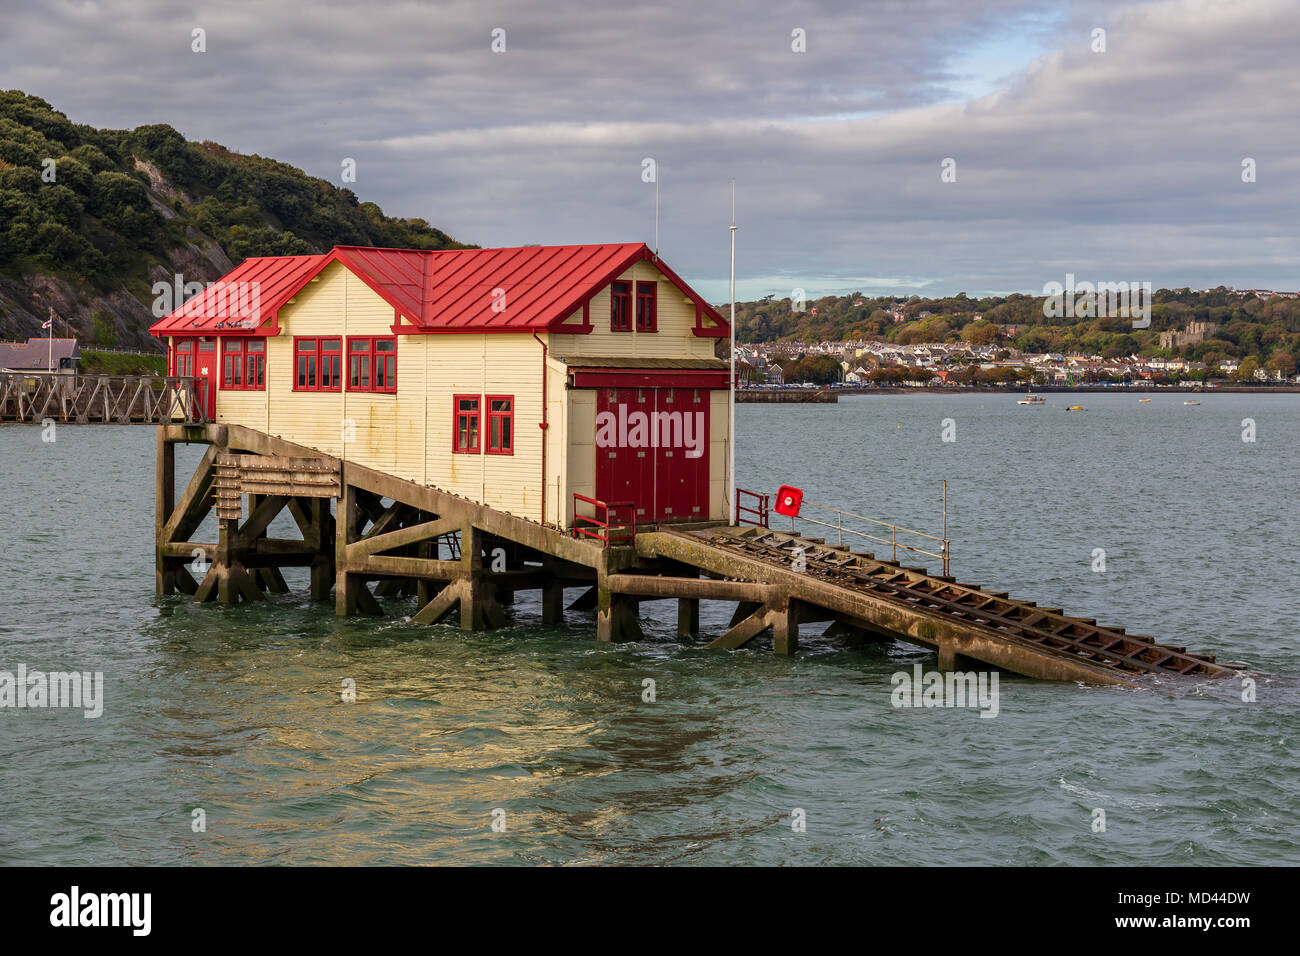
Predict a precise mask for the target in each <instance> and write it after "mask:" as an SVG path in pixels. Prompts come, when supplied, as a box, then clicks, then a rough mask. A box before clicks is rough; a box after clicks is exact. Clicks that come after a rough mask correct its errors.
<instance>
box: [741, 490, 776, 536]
mask: <svg viewBox="0 0 1300 956" xmlns="http://www.w3.org/2000/svg"><path fill="white" fill-rule="evenodd" d="M741 495H749V497H751V498H757V499H758V501H757V505H758V507H757V508H750V507H749V506H748V505H742V504H741V503H740V496H741ZM771 497H772V496H771V495H766V494H763V493H762V492H758V491H747V490H745V489H744V488H737V489H736V512H735V514H736V524H737V525H742V524H752V525H757V526H758V527H760V528H766V527H768V519H769V516H770V514H771V508H770V505H769V502H770V501H771ZM747 515H753V516H754V517H755V518H757V519H758V520H753V519H751V518H749V517H746V516H747Z"/></svg>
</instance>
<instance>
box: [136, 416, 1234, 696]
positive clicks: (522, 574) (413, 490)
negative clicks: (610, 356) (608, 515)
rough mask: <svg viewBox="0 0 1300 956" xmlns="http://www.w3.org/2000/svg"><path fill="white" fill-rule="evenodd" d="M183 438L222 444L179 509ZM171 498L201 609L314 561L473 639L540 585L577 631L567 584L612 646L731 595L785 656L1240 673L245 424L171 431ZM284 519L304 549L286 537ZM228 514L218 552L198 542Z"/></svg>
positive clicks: (832, 563)
mask: <svg viewBox="0 0 1300 956" xmlns="http://www.w3.org/2000/svg"><path fill="white" fill-rule="evenodd" d="M180 442H200V443H205V444H207V445H209V447H208V449H207V451H206V453H205V454H204V456H203V459H202V461H201V462H200V464H199V467H198V469H197V470H196V472H195V474H194V475H193V477H192V478H191V479H190V480H189V482H188V485H187V486H186V488H185V489H184V490H183V492H182V493H181V494H180V495H179V496H178V495H177V493H176V485H175V445H176V444H177V443H180ZM156 494H157V524H156V529H155V530H156V539H157V590H158V593H159V594H171V593H174V592H175V591H178V590H179V591H182V592H184V593H188V594H192V595H193V596H194V597H195V598H196V599H198V600H199V601H213V600H215V601H220V602H223V603H227V604H235V603H239V602H240V601H253V600H259V599H262V598H263V597H264V596H265V595H266V594H267V593H276V592H282V591H285V590H287V585H286V584H285V581H284V578H283V576H282V575H281V573H280V568H282V567H285V566H302V567H309V568H310V569H311V595H312V597H313V598H314V599H315V600H318V601H330V600H333V601H334V603H335V607H336V610H337V612H338V613H339V614H340V615H351V614H356V613H365V614H383V613H385V612H384V608H383V606H382V604H381V602H380V600H379V599H380V598H383V597H388V596H397V595H414V596H416V598H417V604H418V610H417V611H416V613H415V614H414V615H412V618H411V619H412V620H413V621H415V622H418V623H423V624H434V623H438V622H440V621H443V620H446V619H448V618H453V619H455V620H457V621H458V622H459V624H460V626H461V627H462V628H465V629H472V630H478V629H486V628H493V627H498V626H501V625H502V624H504V623H505V622H506V620H507V616H506V613H505V607H506V606H508V605H509V604H511V603H513V601H514V595H515V594H516V592H518V591H524V590H538V591H540V592H541V597H542V616H543V621H544V623H546V624H548V625H552V624H558V623H560V622H561V621H562V620H563V617H564V612H565V609H566V601H565V589H566V588H568V589H572V588H580V589H581V591H582V593H581V595H580V596H579V597H578V598H577V600H575V601H573V602H572V603H569V604H567V608H568V609H569V610H575V609H576V610H587V611H595V612H596V636H597V639H598V640H602V641H622V640H635V639H637V638H638V637H639V636H640V635H641V630H640V625H639V607H640V602H642V601H646V600H676V601H677V602H678V606H677V632H678V635H679V636H680V637H682V638H683V639H695V638H697V637H698V636H699V633H700V624H699V602H700V601H701V600H719V601H727V602H732V603H734V604H735V605H736V607H735V613H734V614H733V616H732V620H731V625H730V626H729V628H728V629H727V630H726V631H725V632H724V633H723V634H721V635H719V636H717V637H715V638H714V639H713V640H712V641H711V642H710V643H709V645H708V646H710V647H717V648H737V647H741V646H743V645H745V644H747V643H749V642H751V641H753V640H754V639H755V638H757V637H759V636H760V635H762V634H764V633H765V632H768V631H770V632H771V633H772V636H773V647H774V650H775V651H776V653H778V654H791V653H794V652H795V651H796V650H797V649H798V643H799V629H800V626H801V625H808V624H813V623H829V625H830V626H829V629H828V630H827V631H826V633H827V634H829V635H831V636H840V637H843V639H844V640H846V641H847V642H849V643H851V644H857V643H862V642H865V641H894V640H899V641H905V642H908V643H911V644H916V645H919V646H922V647H926V648H932V649H934V650H935V651H937V653H938V658H939V666H940V668H941V669H944V670H950V671H951V670H957V669H968V670H969V669H977V668H978V667H979V666H980V665H983V666H986V667H988V666H992V667H998V668H1002V669H1005V670H1008V671H1012V672H1014V673H1017V674H1022V675H1026V676H1029V677H1033V678H1040V679H1044V680H1072V681H1081V682H1085V683H1093V684H1134V685H1137V684H1140V682H1141V680H1142V678H1144V677H1151V676H1156V675H1159V676H1164V677H1188V678H1198V679H1205V678H1217V677H1223V676H1227V675H1230V674H1234V673H1236V672H1237V670H1236V668H1235V667H1233V666H1232V665H1224V664H1218V663H1216V662H1215V660H1214V658H1213V657H1212V656H1210V655H1206V654H1194V653H1189V652H1188V651H1187V649H1186V648H1184V647H1179V646H1172V645H1168V644H1162V643H1160V642H1158V641H1157V640H1155V639H1154V638H1152V637H1145V636H1135V635H1130V634H1127V633H1126V632H1125V630H1124V628H1122V627H1111V626H1104V625H1098V624H1097V622H1096V621H1095V620H1093V619H1091V618H1080V617H1072V616H1068V615H1066V614H1065V613H1063V611H1062V609H1061V608H1054V607H1040V606H1039V605H1037V604H1035V603H1034V602H1033V601H1024V600H1016V599H1013V598H1011V597H1009V596H1008V595H1007V594H1006V593H1004V592H1000V591H990V590H986V589H984V588H982V587H980V586H978V585H974V584H965V583H960V582H958V581H957V580H956V579H954V578H952V577H947V576H936V575H931V574H928V573H926V572H925V571H924V570H923V569H921V568H913V567H903V566H901V565H900V564H899V563H898V562H896V561H892V560H891V561H885V560H880V559H877V558H876V557H874V556H873V555H872V554H869V553H865V552H854V551H851V550H850V549H848V548H847V547H843V546H839V547H836V546H830V545H827V544H825V543H824V542H823V541H822V540H821V539H818V538H810V537H802V536H800V535H799V534H797V533H785V532H780V531H775V530H771V529H769V528H767V527H759V526H740V527H729V526H725V525H721V524H718V523H700V524H694V525H661V526H657V527H656V526H651V527H648V528H646V527H641V528H635V527H634V528H628V529H626V535H625V536H623V537H620V536H618V535H616V534H612V533H611V532H609V531H606V532H605V534H604V537H605V539H606V540H598V539H596V538H593V537H587V536H575V535H574V533H573V532H572V531H569V530H565V529H561V528H556V527H551V526H547V525H543V524H539V523H538V522H536V521H531V520H528V519H525V518H521V517H517V516H513V515H510V514H506V513H504V512H500V511H496V510H494V509H492V508H488V507H485V506H483V505H481V504H478V503H476V502H474V501H470V500H468V499H465V498H462V497H459V496H457V495H453V494H449V493H447V492H444V491H441V490H439V489H437V488H433V487H428V486H424V485H420V484H417V483H413V482H409V481H406V480H403V479H400V478H396V477H394V476H392V475H388V474H385V473H383V472H379V471H376V470H374V469H371V468H366V467H362V466H360V465H357V464H354V463H352V462H347V461H340V460H338V459H335V458H332V457H330V456H327V455H323V454H321V453H320V452H317V451H315V450H313V449H310V448H307V447H304V446H301V445H297V444H293V443H291V442H287V441H284V440H282V439H279V438H275V437H273V436H270V435H267V434H264V433H262V432H259V431H255V430H253V429H250V428H246V427H243V426H239V425H220V424H206V425H181V424H170V425H165V426H163V427H160V428H159V430H158V471H157V489H156ZM244 499H246V501H247V507H246V508H245V507H243V506H242V501H243V500H244ZM332 502H333V503H334V506H333V507H331V504H332ZM611 508H612V506H611ZM282 512H287V513H288V514H289V515H290V516H291V517H292V519H293V521H294V523H295V524H296V526H297V528H298V531H299V533H300V535H301V537H299V538H271V537H269V536H268V534H267V529H268V527H269V526H270V524H271V522H272V521H273V520H274V519H275V518H276V517H277V516H278V515H280V514H281V513H282ZM209 513H214V514H215V517H216V521H217V529H218V533H217V540H215V541H193V540H191V538H192V536H193V535H194V534H195V533H196V532H197V530H198V529H199V527H200V526H201V524H202V523H203V520H204V518H205V517H207V516H208V514H209ZM944 553H945V554H946V548H945V552H944ZM372 586H373V591H372ZM401 613H405V609H404V610H403V611H402V612H401Z"/></svg>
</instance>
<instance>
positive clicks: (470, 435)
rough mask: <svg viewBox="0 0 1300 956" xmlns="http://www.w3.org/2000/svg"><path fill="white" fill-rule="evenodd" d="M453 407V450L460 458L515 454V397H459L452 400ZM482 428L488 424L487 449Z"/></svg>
mask: <svg viewBox="0 0 1300 956" xmlns="http://www.w3.org/2000/svg"><path fill="white" fill-rule="evenodd" d="M485 402H486V405H485V404H484V403H485ZM452 407H453V409H454V410H455V411H454V413H453V420H452V439H451V450H452V451H454V452H456V453H458V454H461V455H477V454H480V453H482V452H487V454H489V455H513V454H514V453H515V398H514V396H513V395H485V396H479V395H456V396H453V397H452ZM485 409H486V414H485ZM484 418H486V422H484ZM483 425H486V430H487V447H486V448H484V447H483V431H484V429H483V427H482V426H483Z"/></svg>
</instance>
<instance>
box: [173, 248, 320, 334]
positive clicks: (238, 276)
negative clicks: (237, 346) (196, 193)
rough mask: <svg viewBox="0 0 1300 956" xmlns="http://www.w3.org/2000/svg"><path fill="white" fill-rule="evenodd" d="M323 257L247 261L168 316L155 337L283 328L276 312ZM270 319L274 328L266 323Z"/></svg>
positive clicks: (264, 331)
mask: <svg viewBox="0 0 1300 956" xmlns="http://www.w3.org/2000/svg"><path fill="white" fill-rule="evenodd" d="M328 258H329V256H328V255H323V256H263V257H259V258H253V259H245V260H244V261H243V262H241V263H240V264H239V265H237V266H236V267H235V268H234V269H233V270H232V271H231V272H229V273H228V274H226V275H224V276H222V277H221V279H219V280H218V281H216V282H214V283H212V284H211V285H209V286H208V287H207V288H206V289H204V290H203V291H202V292H200V293H199V294H198V295H196V296H193V297H192V298H190V299H188V300H186V302H185V303H184V304H183V305H182V306H181V307H180V308H178V309H176V310H175V311H174V312H172V313H171V314H170V315H167V316H165V317H163V318H161V319H159V320H158V321H157V322H155V323H154V324H153V325H152V326H151V327H150V328H149V331H150V332H151V333H152V334H154V335H185V334H193V335H200V334H202V333H204V332H216V331H220V332H222V333H223V334H226V335H229V334H231V333H252V334H260V335H265V334H267V333H268V331H269V332H270V333H272V334H274V333H276V332H278V331H279V330H278V329H277V328H275V327H274V325H275V316H276V313H278V312H279V310H280V306H282V305H284V304H285V303H286V302H288V301H289V300H290V299H291V298H293V296H294V294H295V293H296V292H297V291H298V290H299V289H301V288H302V287H303V285H305V284H306V282H307V280H309V279H310V278H311V277H312V276H313V275H315V274H316V273H317V272H319V271H320V269H321V268H322V267H323V266H324V265H325V260H327V259H328ZM267 322H270V323H271V326H272V327H271V328H270V329H268V328H267V327H266V323H267Z"/></svg>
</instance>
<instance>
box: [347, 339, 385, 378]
mask: <svg viewBox="0 0 1300 956" xmlns="http://www.w3.org/2000/svg"><path fill="white" fill-rule="evenodd" d="M348 391H349V392H396V391H397V336H395V335H380V336H367V337H361V336H352V337H349V338H348Z"/></svg>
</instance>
